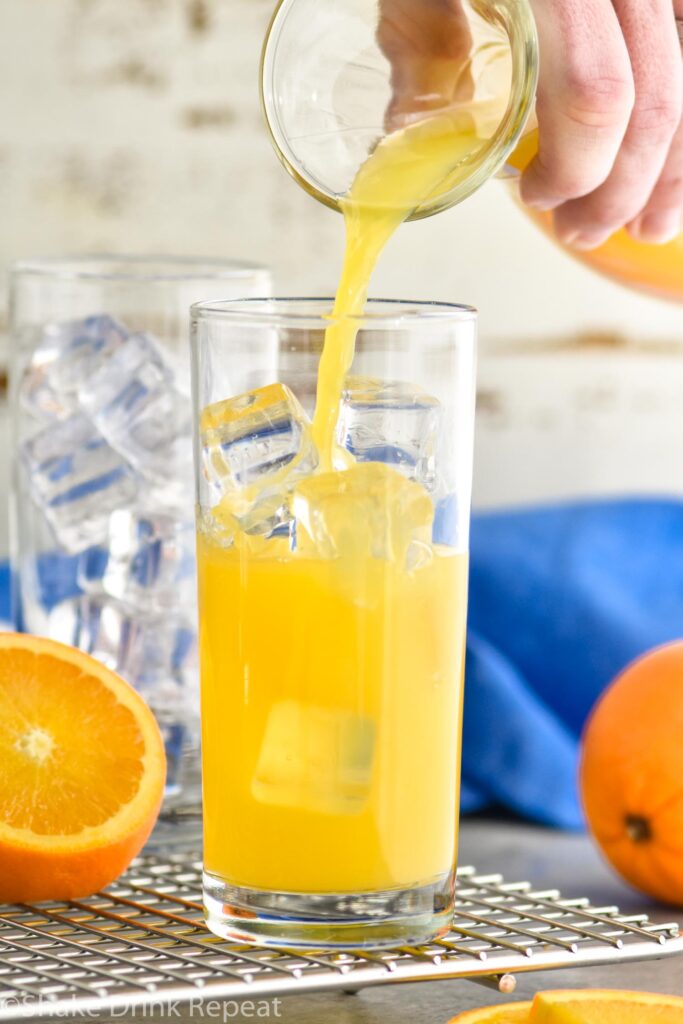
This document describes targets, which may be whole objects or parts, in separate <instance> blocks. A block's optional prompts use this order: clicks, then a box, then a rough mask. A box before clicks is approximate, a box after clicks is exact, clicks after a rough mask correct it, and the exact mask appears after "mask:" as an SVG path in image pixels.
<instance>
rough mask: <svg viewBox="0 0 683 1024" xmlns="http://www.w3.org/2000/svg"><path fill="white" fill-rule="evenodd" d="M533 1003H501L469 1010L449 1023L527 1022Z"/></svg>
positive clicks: (504, 1023) (522, 1023)
mask: <svg viewBox="0 0 683 1024" xmlns="http://www.w3.org/2000/svg"><path fill="white" fill-rule="evenodd" d="M530 1010H531V1003H499V1004H498V1006H483V1007H482V1008H481V1009H479V1010H468V1011H467V1012H466V1013H461V1014H459V1015H458V1016H457V1017H453V1019H452V1020H451V1021H449V1024H525V1022H526V1021H528V1020H529V1011H530Z"/></svg>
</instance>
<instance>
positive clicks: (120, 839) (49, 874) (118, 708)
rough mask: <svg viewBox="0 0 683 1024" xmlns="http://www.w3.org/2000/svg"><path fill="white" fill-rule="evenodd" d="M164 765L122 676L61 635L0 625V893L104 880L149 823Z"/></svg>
mask: <svg viewBox="0 0 683 1024" xmlns="http://www.w3.org/2000/svg"><path fill="white" fill-rule="evenodd" d="M165 774H166V759H165V755H164V746H163V741H162V739H161V735H160V733H159V729H158V726H157V724H156V721H155V719H154V716H153V714H152V712H151V711H150V709H149V708H148V707H147V705H146V704H145V702H144V701H143V700H142V698H141V697H140V696H139V694H137V693H136V692H135V690H134V689H133V688H132V687H131V686H129V685H128V683H125V682H124V681H123V679H121V678H119V676H117V675H116V674H115V673H114V672H112V671H111V670H110V669H107V668H105V667H104V665H101V664H100V663H99V662H98V661H95V660H94V658H91V657H90V656H89V655H87V654H84V653H83V652H82V651H79V650H76V649H75V648H73V647H66V646H65V645H64V644H59V643H56V642H55V641H53V640H45V639H42V638H41V637H33V636H24V635H19V634H14V633H5V634H0V902H4V903H19V902H21V903H23V902H35V901H38V900H47V899H70V898H76V897H82V896H86V895H90V894H91V893H93V892H96V891H97V890H98V889H100V888H102V886H104V885H107V884H109V883H110V882H112V881H113V880H114V879H115V878H117V877H118V876H119V875H120V874H121V872H122V871H124V870H125V868H126V867H127V866H128V864H129V863H130V861H131V860H132V859H133V857H134V856H135V855H136V854H137V853H138V852H139V851H140V849H141V848H142V846H143V844H144V843H145V840H146V839H147V837H148V836H149V834H150V832H151V831H152V828H153V826H154V823H155V821H156V818H157V814H158V813H159V807H160V804H161V799H162V796H163V789H164V779H165Z"/></svg>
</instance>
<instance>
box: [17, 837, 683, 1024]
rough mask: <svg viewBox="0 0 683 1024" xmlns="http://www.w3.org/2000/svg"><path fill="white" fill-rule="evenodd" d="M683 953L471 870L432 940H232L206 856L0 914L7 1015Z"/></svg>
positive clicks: (138, 867) (167, 861)
mask: <svg viewBox="0 0 683 1024" xmlns="http://www.w3.org/2000/svg"><path fill="white" fill-rule="evenodd" d="M681 952H683V938H681V937H679V931H678V926H677V925H675V924H654V923H652V922H650V921H649V920H648V918H647V917H646V916H644V915H639V916H625V915H624V914H621V913H620V912H619V910H618V908H617V907H592V906H590V905H589V902H588V900H587V899H565V898H563V897H562V896H561V895H560V893H559V892H557V891H555V890H544V891H535V890H534V889H533V888H532V886H531V885H530V884H529V883H528V882H505V881H504V880H503V879H502V877H501V876H500V875H478V874H477V873H476V871H475V869H474V868H461V869H460V871H459V872H458V901H457V906H456V910H455V916H454V918H453V929H452V931H451V932H450V934H449V935H448V936H447V937H446V938H445V939H442V940H440V941H438V942H433V943H431V944H430V945H428V946H421V947H419V948H402V949H396V950H391V951H384V952H375V953H370V952H350V953H347V952H345V953H339V952H333V951H330V950H319V951H314V952H311V953H308V952H307V953H302V952H298V951H295V950H290V949H270V948H269V949H266V948H261V947H255V946H248V945H243V944H236V943H229V942H223V941H222V940H220V939H218V938H216V937H215V936H213V935H211V934H210V933H209V932H208V931H207V929H206V927H205V926H204V923H203V920H202V907H201V864H200V862H199V861H198V860H197V859H196V858H193V857H192V856H191V855H190V856H188V855H184V854H180V853H176V854H175V855H174V856H172V857H168V856H166V857H162V856H160V855H159V854H148V855H147V856H145V857H143V858H141V859H140V860H139V861H137V862H136V863H134V864H133V866H132V867H131V868H130V869H129V870H128V872H127V873H126V874H125V875H124V876H123V877H122V878H121V879H120V880H119V881H118V882H117V883H116V884H115V885H113V886H111V887H110V888H109V889H107V890H106V891H104V892H101V893H98V894H97V895H96V896H92V897H90V898H89V899H84V900H74V901H72V902H70V903H44V904H40V905H37V906H32V907H31V906H27V905H16V906H10V907H6V908H4V909H3V913H2V914H0V1021H7V1020H16V1019H19V1018H22V1017H26V1016H31V1017H32V1018H34V1017H48V1016H58V1015H65V1014H87V1013H97V1014H98V1015H100V1014H102V1015H104V1014H106V1013H107V1012H111V1011H114V1010H120V1011H123V1009H124V1008H128V1009H129V1010H134V1009H135V1008H137V1007H140V1006H149V1004H151V1003H153V1004H155V1005H156V1006H158V1005H160V1004H162V1003H166V1002H173V1003H176V1004H178V1003H182V1002H186V1003H187V1002H190V1001H191V1000H192V1001H196V1000H197V999H198V998H202V997H203V998H206V999H209V998H210V999H224V1000H240V999H247V998H249V999H257V998H259V999H263V998H268V997H273V996H286V995H293V994H296V993H302V992H310V991H320V990H333V989H342V990H348V991H353V990H356V989H359V988H363V987H365V986H368V985H378V984H386V983H391V982H406V981H435V980H439V979H440V980H443V979H446V978H466V979H469V980H470V981H480V982H483V983H484V984H488V985H493V986H494V987H499V988H501V989H502V990H503V991H508V992H509V991H511V990H512V989H513V988H514V977H512V976H513V975H514V973H516V972H519V971H533V970H547V969H550V968H562V967H579V966H587V965H589V964H604V963H618V962H625V961H629V960H644V959H649V958H655V959H656V958H660V957H664V956H668V955H670V954H674V953H681Z"/></svg>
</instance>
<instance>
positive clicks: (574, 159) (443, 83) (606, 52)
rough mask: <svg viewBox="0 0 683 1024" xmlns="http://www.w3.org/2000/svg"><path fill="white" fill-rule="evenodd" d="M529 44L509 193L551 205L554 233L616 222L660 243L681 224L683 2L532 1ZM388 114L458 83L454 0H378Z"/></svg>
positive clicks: (462, 83) (457, 6) (420, 106)
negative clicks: (525, 115)
mask: <svg viewBox="0 0 683 1024" xmlns="http://www.w3.org/2000/svg"><path fill="white" fill-rule="evenodd" d="M532 7H533V11H534V15H535V18H536V23H537V27H538V34H539V44H540V79H539V86H538V92H537V104H536V108H537V116H538V126H539V152H538V155H537V156H536V157H535V159H534V160H533V161H532V163H531V164H530V166H529V167H528V168H527V170H526V171H525V173H524V175H523V177H522V181H521V185H520V193H521V198H522V200H523V201H524V202H525V203H526V204H527V205H528V206H530V207H532V208H533V209H536V210H551V211H553V219H554V226H555V232H556V234H557V236H558V238H559V239H560V241H562V242H564V243H565V244H568V245H572V246H574V247H575V248H577V249H591V248H595V247H596V246H598V245H601V244H602V243H603V242H604V241H606V239H607V238H609V236H610V235H612V234H613V233H614V232H615V231H617V230H618V229H619V228H622V227H625V228H626V229H627V230H628V231H629V233H630V234H631V235H632V236H633V237H634V238H635V239H637V240H639V241H645V242H653V243H663V242H667V241H670V240H671V239H672V238H674V237H675V236H676V235H678V234H679V233H680V232H681V229H682V226H683V225H682V221H683V123H682V114H683V60H682V58H681V43H680V41H679V37H678V31H677V26H676V17H680V18H683V0H532ZM378 41H379V44H380V46H381V48H382V50H383V51H384V53H385V54H386V56H387V57H388V59H389V61H390V63H391V66H392V85H393V90H394V97H393V101H392V106H391V109H390V112H389V116H390V118H391V117H397V116H398V117H401V116H410V114H411V112H415V113H418V112H420V111H423V110H429V109H438V108H439V107H442V106H444V105H448V103H449V102H452V100H453V99H455V98H461V97H462V95H463V90H466V89H467V88H468V83H467V77H466V75H463V72H462V68H463V54H466V53H467V50H468V48H469V42H470V36H469V31H468V28H467V19H466V17H465V14H464V12H463V7H462V0H380V24H379V29H378Z"/></svg>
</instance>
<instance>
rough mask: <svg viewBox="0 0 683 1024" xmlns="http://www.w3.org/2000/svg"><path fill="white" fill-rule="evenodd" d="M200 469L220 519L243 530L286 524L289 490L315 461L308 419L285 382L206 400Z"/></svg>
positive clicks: (271, 529)
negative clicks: (207, 401) (232, 396)
mask: <svg viewBox="0 0 683 1024" xmlns="http://www.w3.org/2000/svg"><path fill="white" fill-rule="evenodd" d="M201 443H202V456H203V467H204V475H205V477H206V480H207V481H208V484H209V487H210V492H211V496H212V499H213V504H214V515H215V516H216V518H217V519H218V520H222V521H223V523H227V522H229V521H232V520H234V522H235V523H236V524H237V526H238V527H239V529H241V530H242V531H243V532H244V533H246V534H256V535H262V536H272V535H273V534H275V535H278V534H282V533H283V532H286V531H287V530H288V529H289V525H290V522H291V513H290V509H289V494H290V492H291V490H292V488H293V487H294V485H295V484H296V482H297V481H298V480H301V479H302V478H303V477H306V476H308V475H309V474H310V473H311V472H313V470H314V469H315V468H316V466H317V464H318V455H317V452H316V449H315V445H314V443H313V437H312V433H311V424H310V421H309V420H308V418H307V416H306V414H305V413H304V411H303V409H302V408H301V405H300V404H299V402H298V400H297V399H296V397H295V396H294V394H293V393H292V392H291V391H290V390H289V388H288V387H286V386H285V385H284V384H271V385H269V386H268V387H265V388H259V389H258V390H256V391H250V392H248V393H247V394H244V395H239V396H238V397H237V398H230V399H227V400H226V401H223V402H217V403H215V404H214V405H210V406H208V407H207V408H206V409H205V410H204V412H203V414H202V419H201Z"/></svg>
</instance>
